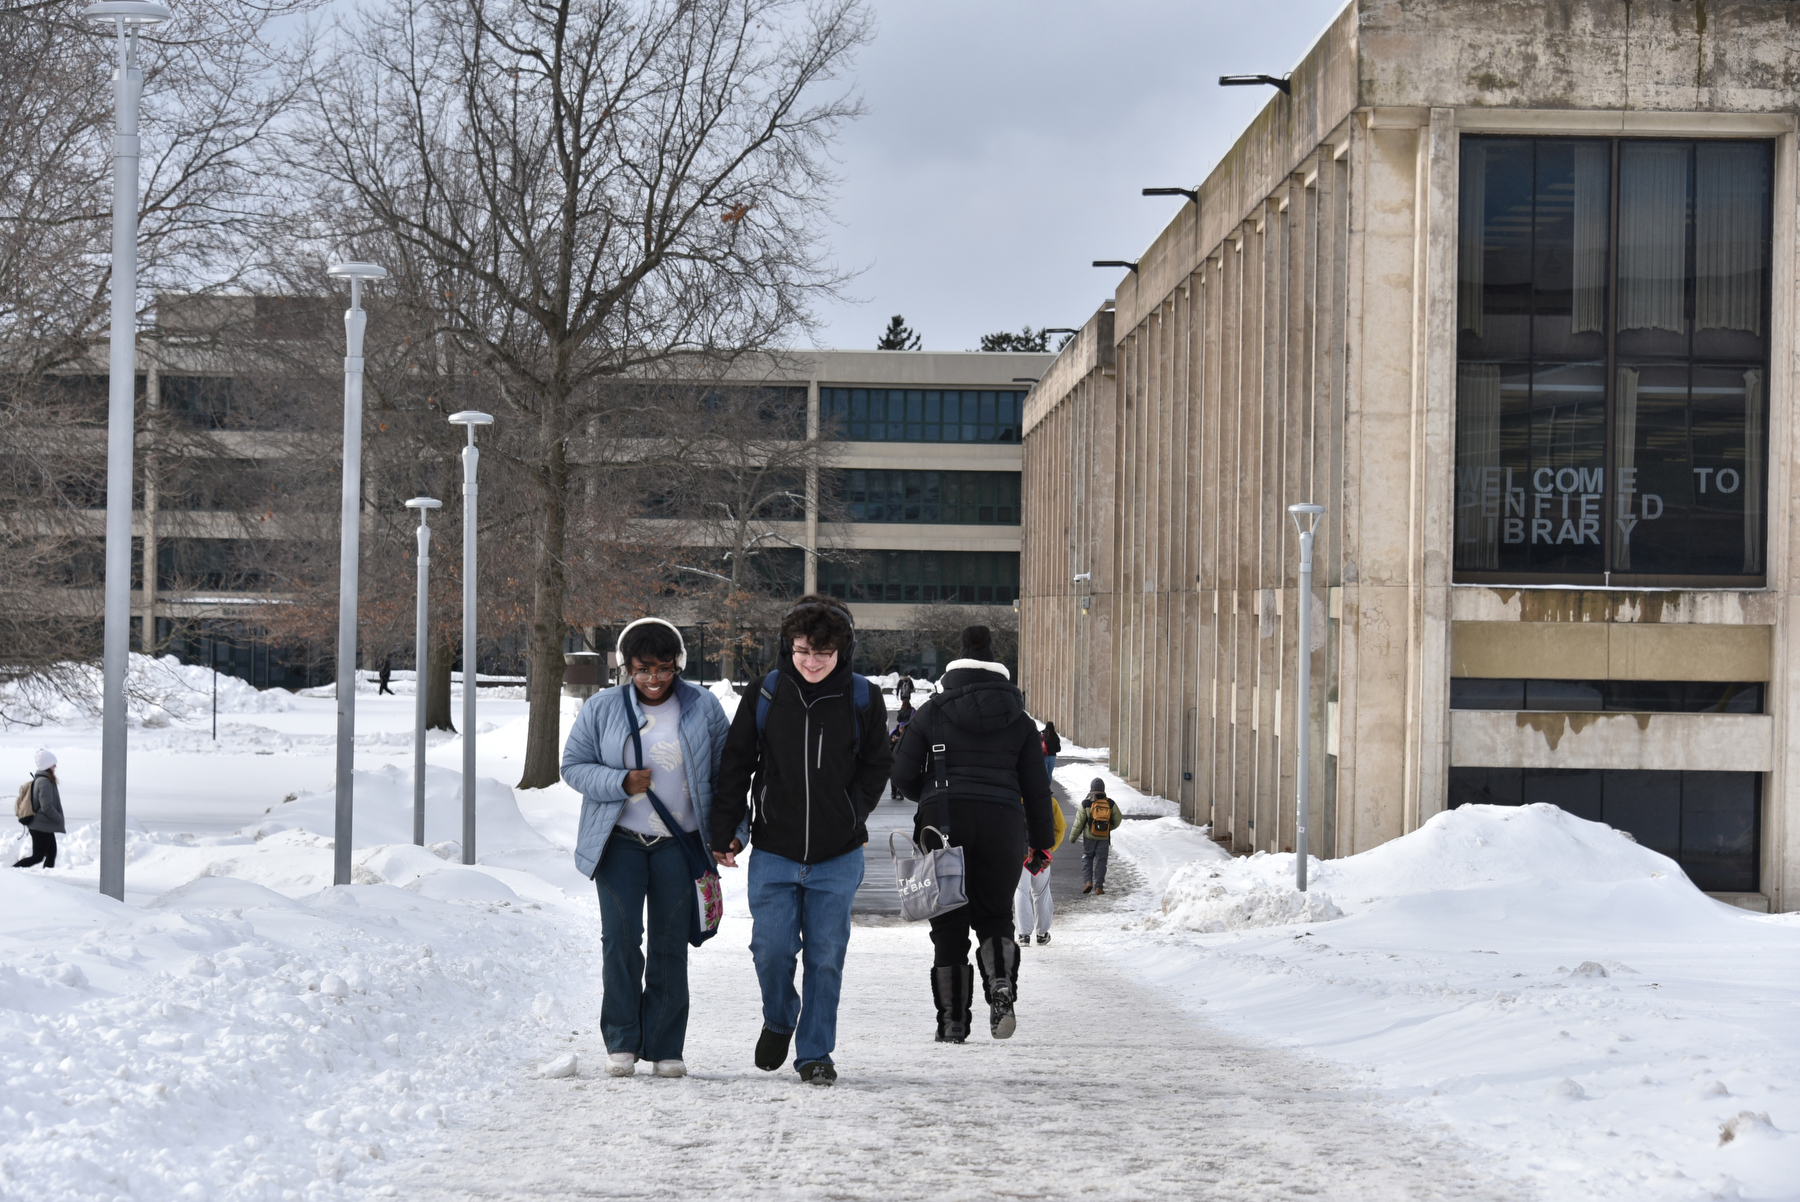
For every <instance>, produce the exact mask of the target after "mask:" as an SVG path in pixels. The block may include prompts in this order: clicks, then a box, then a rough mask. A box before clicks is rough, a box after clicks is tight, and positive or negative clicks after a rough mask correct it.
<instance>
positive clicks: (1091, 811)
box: [1088, 796, 1113, 835]
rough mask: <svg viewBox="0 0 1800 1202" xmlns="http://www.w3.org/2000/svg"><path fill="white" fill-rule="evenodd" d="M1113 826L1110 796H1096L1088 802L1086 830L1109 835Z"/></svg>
mask: <svg viewBox="0 0 1800 1202" xmlns="http://www.w3.org/2000/svg"><path fill="white" fill-rule="evenodd" d="M1112 828H1113V803H1112V798H1110V797H1105V796H1101V797H1096V798H1094V799H1093V800H1092V801H1090V802H1089V803H1088V830H1090V831H1092V832H1093V833H1094V834H1095V835H1110V834H1112Z"/></svg>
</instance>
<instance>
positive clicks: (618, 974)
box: [594, 827, 694, 1061]
mask: <svg viewBox="0 0 1800 1202" xmlns="http://www.w3.org/2000/svg"><path fill="white" fill-rule="evenodd" d="M594 884H595V886H596V887H597V888H598V890H599V893H600V949H601V960H600V985H601V988H602V990H603V993H602V996H601V999H600V1035H601V1038H603V1039H605V1040H606V1050H607V1051H608V1052H632V1053H635V1054H636V1055H637V1056H638V1057H639V1058H640V1059H643V1060H650V1061H656V1060H680V1059H681V1049H682V1045H683V1044H684V1043H685V1042H686V1040H687V1020H688V978H687V951H688V943H687V937H688V928H689V924H690V923H691V922H692V921H693V913H694V910H693V907H694V878H693V877H691V876H689V875H688V868H687V861H686V860H685V859H683V858H682V855H681V848H679V847H677V846H676V845H675V840H673V839H662V840H659V841H658V842H657V843H656V844H655V845H654V846H652V847H645V846H644V845H643V844H642V843H640V842H639V841H638V839H637V837H636V836H635V835H633V834H632V833H631V832H629V831H627V830H626V829H625V828H623V827H619V828H617V829H615V830H614V831H613V833H612V836H611V837H610V838H609V839H607V841H606V849H605V850H604V851H603V852H601V854H600V868H599V871H598V872H596V873H595V874H594ZM646 909H648V910H649V912H650V954H649V957H648V959H646V957H645V955H644V946H643V944H644V911H645V910H646Z"/></svg>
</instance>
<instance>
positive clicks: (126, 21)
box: [81, 0, 172, 901]
mask: <svg viewBox="0 0 1800 1202" xmlns="http://www.w3.org/2000/svg"><path fill="white" fill-rule="evenodd" d="M81 15H82V16H84V17H86V18H87V19H88V20H90V21H93V22H95V23H97V24H108V23H110V24H111V25H112V26H113V28H114V29H115V30H116V31H117V34H118V42H117V53H118V66H117V68H116V69H115V71H114V73H113V122H114V124H113V134H114V136H113V206H112V353H111V358H110V366H109V368H108V379H107V393H106V559H105V564H106V568H105V575H104V577H103V579H104V582H105V583H104V588H103V593H104V597H105V621H104V627H103V629H104V638H105V643H104V649H103V650H102V652H101V659H100V698H101V702H100V704H101V718H100V892H102V893H104V894H106V895H107V896H108V897H110V898H114V899H115V900H117V901H124V900H125V669H126V666H127V663H128V661H129V660H130V658H131V480H132V467H131V459H132V451H133V449H134V444H135V441H136V423H137V416H136V412H135V409H136V394H137V243H138V98H139V96H140V95H141V94H142V93H143V90H144V72H143V70H142V69H141V68H140V67H139V66H138V31H139V30H140V29H142V28H144V27H145V26H146V25H157V24H160V23H161V22H163V21H167V20H168V19H169V18H170V16H171V15H172V14H171V13H170V12H169V10H168V9H166V8H164V7H163V6H162V5H160V4H150V3H146V2H145V0H104V2H103V3H100V4H92V5H89V6H88V7H87V8H85V9H83V10H82V13H81ZM150 570H151V571H155V565H151V567H150ZM145 622H146V624H147V625H150V626H153V625H154V624H155V623H154V621H153V620H152V619H151V618H149V617H148V616H146V618H145ZM155 639H156V632H155V631H154V630H151V629H146V630H145V631H144V650H145V651H149V650H150V645H151V643H153V642H154V641H155Z"/></svg>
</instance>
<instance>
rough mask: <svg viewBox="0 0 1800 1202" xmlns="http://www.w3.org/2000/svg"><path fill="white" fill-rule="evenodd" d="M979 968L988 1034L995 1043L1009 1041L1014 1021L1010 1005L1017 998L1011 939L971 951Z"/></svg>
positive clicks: (983, 943)
mask: <svg viewBox="0 0 1800 1202" xmlns="http://www.w3.org/2000/svg"><path fill="white" fill-rule="evenodd" d="M975 963H977V964H979V965H981V988H982V992H983V994H985V995H986V997H987V1004H988V1030H989V1031H990V1032H992V1033H993V1036H994V1038H995V1039H1009V1038H1011V1037H1012V1033H1013V1028H1014V1027H1016V1026H1017V1025H1018V1020H1017V1019H1016V1018H1014V1017H1013V1002H1015V1001H1017V1000H1018V996H1019V945H1018V944H1016V943H1014V942H1013V941H1012V940H1011V939H1009V938H1008V939H1002V938H988V939H983V940H982V941H981V946H980V947H979V948H977V949H976V951H975Z"/></svg>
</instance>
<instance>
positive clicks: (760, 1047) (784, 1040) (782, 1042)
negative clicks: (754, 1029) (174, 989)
mask: <svg viewBox="0 0 1800 1202" xmlns="http://www.w3.org/2000/svg"><path fill="white" fill-rule="evenodd" d="M793 1037H794V1035H793V1032H791V1031H790V1032H788V1033H787V1034H785V1035H784V1034H782V1033H781V1032H780V1031H771V1030H769V1028H767V1027H764V1028H763V1029H762V1034H761V1035H759V1036H757V1037H756V1067H757V1068H760V1069H761V1070H762V1071H763V1072H765V1073H772V1072H774V1071H775V1070H776V1069H778V1068H780V1067H781V1066H782V1065H783V1064H786V1063H787V1050H788V1040H790V1039H792V1038H793Z"/></svg>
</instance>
